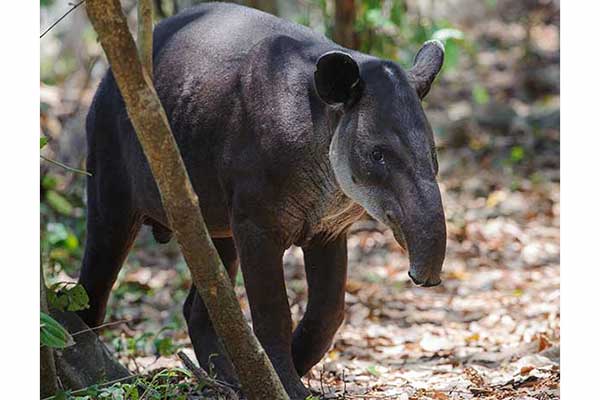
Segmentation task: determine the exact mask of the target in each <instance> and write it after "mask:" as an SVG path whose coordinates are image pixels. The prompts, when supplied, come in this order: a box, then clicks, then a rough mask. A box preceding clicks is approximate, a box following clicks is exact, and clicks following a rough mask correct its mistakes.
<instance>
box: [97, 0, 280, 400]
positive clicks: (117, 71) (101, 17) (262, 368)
mask: <svg viewBox="0 0 600 400" xmlns="http://www.w3.org/2000/svg"><path fill="white" fill-rule="evenodd" d="M86 7H87V12H88V17H89V19H90V21H91V22H92V25H93V27H94V29H95V30H96V32H97V33H98V38H99V39H100V43H101V45H102V48H103V49H104V52H105V53H106V56H107V58H108V61H109V63H110V66H111V69H112V73H113V75H114V77H115V80H116V82H117V85H118V87H119V90H120V92H121V95H122V96H123V99H124V101H125V105H126V108H127V113H128V115H129V118H130V120H131V122H132V124H133V127H134V128H135V131H136V134H137V136H138V139H139V141H140V143H141V145H142V148H143V150H144V154H145V155H146V158H147V160H148V163H149V165H150V169H151V170H152V174H153V175H154V179H155V180H156V183H157V185H158V189H159V191H160V195H161V199H162V203H163V207H164V209H165V211H166V214H167V217H168V220H169V225H170V227H171V229H172V230H173V233H174V234H175V237H176V239H177V241H178V243H179V247H180V248H181V251H182V253H183V256H184V258H185V260H186V263H187V265H188V267H189V269H190V272H191V274H192V279H193V281H194V284H195V285H196V288H197V290H198V292H199V294H200V296H202V299H203V300H204V302H205V303H206V307H207V309H208V312H209V315H210V318H211V320H212V322H213V325H214V328H215V331H216V332H217V334H218V335H219V336H220V337H221V338H222V339H223V342H224V345H225V349H226V351H227V353H228V355H229V357H230V358H231V360H232V362H233V364H234V366H235V369H236V372H237V374H238V377H239V379H240V382H241V384H242V390H243V392H244V393H245V394H246V396H247V397H248V398H249V399H256V400H260V399H288V396H287V394H286V392H285V390H284V389H283V385H282V384H281V382H280V381H279V378H278V376H277V374H276V373H275V370H274V369H273V366H272V364H271V362H270V360H269V358H268V357H267V354H266V353H265V351H264V350H263V348H262V346H261V345H260V343H259V342H258V340H257V339H256V337H255V336H254V334H253V333H252V331H251V330H250V327H249V326H248V324H247V323H246V321H245V319H244V316H243V314H242V311H241V309H240V306H239V303H238V302H237V298H236V296H235V292H234V291H233V286H232V284H231V281H230V279H229V277H228V275H227V272H226V271H225V268H224V267H223V264H222V263H221V259H220V258H219V255H218V253H217V251H216V249H215V247H214V245H213V243H212V240H211V238H210V235H209V233H208V230H207V228H206V225H205V223H204V218H203V217H202V213H201V211H200V205H199V202H198V197H197V196H196V193H195V192H194V190H193V188H192V185H191V183H190V180H189V177H188V174H187V171H186V169H185V165H184V164H183V160H182V158H181V155H180V153H179V150H178V148H177V143H176V142H175V138H174V136H173V133H172V132H171V128H170V127H169V123H168V120H167V116H166V114H165V111H164V109H163V107H162V105H161V103H160V100H159V98H158V95H157V94H156V91H155V89H154V86H153V84H152V81H151V79H149V77H148V75H147V74H146V72H145V70H144V68H142V65H141V63H140V60H139V58H138V53H137V49H136V46H135V43H134V41H133V38H132V36H131V33H130V32H129V28H128V26H127V21H126V19H125V16H124V15H123V10H122V9H121V4H120V2H119V0H88V1H87V2H86Z"/></svg>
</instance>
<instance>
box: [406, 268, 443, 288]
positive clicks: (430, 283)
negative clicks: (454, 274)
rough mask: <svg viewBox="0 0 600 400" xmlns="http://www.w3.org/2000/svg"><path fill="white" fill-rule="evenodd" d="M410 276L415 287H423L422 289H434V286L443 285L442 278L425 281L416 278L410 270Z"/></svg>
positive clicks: (426, 279)
mask: <svg viewBox="0 0 600 400" xmlns="http://www.w3.org/2000/svg"><path fill="white" fill-rule="evenodd" d="M408 276H409V277H410V279H411V280H412V281H413V282H414V284H415V285H418V286H422V287H432V286H437V285H439V284H440V283H442V280H441V279H440V278H434V279H429V278H425V279H423V278H422V277H417V276H415V275H414V274H413V273H412V271H410V270H409V271H408Z"/></svg>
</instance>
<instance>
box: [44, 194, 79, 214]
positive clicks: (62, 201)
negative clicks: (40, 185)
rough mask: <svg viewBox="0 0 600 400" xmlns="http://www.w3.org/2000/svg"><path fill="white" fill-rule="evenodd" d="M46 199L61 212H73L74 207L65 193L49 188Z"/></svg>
mask: <svg viewBox="0 0 600 400" xmlns="http://www.w3.org/2000/svg"><path fill="white" fill-rule="evenodd" d="M46 201H47V202H48V204H49V205H50V207H52V208H53V209H55V210H56V211H58V212H59V213H61V214H63V215H66V216H71V215H72V214H73V209H74V207H73V206H72V205H71V203H69V200H67V199H66V198H65V197H64V196H63V195H61V194H60V193H58V192H57V191H54V190H49V191H47V192H46Z"/></svg>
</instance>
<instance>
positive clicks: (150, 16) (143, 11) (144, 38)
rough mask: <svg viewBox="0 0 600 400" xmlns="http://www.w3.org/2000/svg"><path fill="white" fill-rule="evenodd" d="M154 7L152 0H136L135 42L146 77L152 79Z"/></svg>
mask: <svg viewBox="0 0 600 400" xmlns="http://www.w3.org/2000/svg"><path fill="white" fill-rule="evenodd" d="M153 10H154V7H153V5H152V0H138V6H137V17H138V21H137V22H138V26H137V41H138V49H139V52H140V60H141V62H142V65H143V67H144V68H145V69H146V72H147V73H148V76H149V77H150V78H152V76H153V72H152V70H153V68H152V29H153V27H154V11H153Z"/></svg>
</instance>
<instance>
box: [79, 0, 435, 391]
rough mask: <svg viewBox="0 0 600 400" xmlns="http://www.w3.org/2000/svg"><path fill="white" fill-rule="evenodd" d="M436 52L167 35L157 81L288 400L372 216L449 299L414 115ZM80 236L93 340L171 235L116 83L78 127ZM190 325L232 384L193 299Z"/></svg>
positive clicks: (106, 83)
mask: <svg viewBox="0 0 600 400" xmlns="http://www.w3.org/2000/svg"><path fill="white" fill-rule="evenodd" d="M443 58H444V48H443V45H442V44H441V43H440V42H437V41H429V42H426V43H425V44H424V45H423V46H422V47H421V49H420V50H419V51H418V53H417V54H416V56H415V59H414V63H413V66H412V67H411V68H410V69H409V70H407V71H405V70H403V69H402V68H401V67H400V66H399V65H398V64H397V63H395V62H393V61H389V60H383V59H381V58H377V57H373V56H370V55H368V54H363V53H361V52H358V51H355V50H351V49H347V48H344V47H342V46H340V45H338V44H336V43H334V42H333V41H331V40H329V39H327V38H326V37H324V36H323V35H321V34H319V33H317V32H314V31H312V30H310V29H308V28H306V27H303V26H300V25H298V24H295V23H293V22H290V21H286V20H283V19H280V18H277V17H275V16H272V15H269V14H266V13H263V12H260V11H257V10H254V9H251V8H246V7H243V6H239V5H235V4H226V3H212V4H210V3H208V4H203V5H200V6H197V7H193V8H190V9H187V10H186V11H184V12H182V13H180V14H178V15H175V16H173V17H170V18H167V19H165V20H163V21H162V22H160V23H159V24H158V25H157V26H156V29H155V32H154V50H153V64H154V76H153V81H154V85H155V87H156V91H157V93H158V95H159V97H160V100H161V102H162V104H163V106H164V109H165V112H166V114H167V117H168V120H169V123H170V126H171V129H172V131H173V134H174V136H175V139H176V142H177V145H178V147H179V150H180V152H181V156H182V158H183V160H184V163H185V166H186V168H187V171H188V174H189V177H190V180H191V183H192V186H193V188H194V190H195V192H196V193H197V195H198V198H199V202H200V206H201V211H202V214H203V215H204V217H205V220H206V224H207V228H208V231H209V233H210V235H211V238H212V240H213V242H214V245H215V247H216V249H217V250H218V253H219V255H220V257H221V259H222V261H223V264H224V265H225V267H226V269H227V271H228V273H229V276H230V278H232V279H233V278H234V277H235V276H236V274H237V270H238V265H241V270H242V274H243V278H244V283H245V289H246V293H247V296H248V301H249V305H250V311H251V316H252V323H253V329H254V332H255V334H256V336H257V337H258V339H259V341H260V343H261V344H262V346H263V347H264V349H265V351H266V353H267V354H268V356H269V358H270V360H271V361H272V363H273V366H274V368H275V370H276V371H277V373H278V375H279V377H280V378H281V380H282V383H283V385H284V387H285V389H286V391H287V392H288V394H289V396H290V398H291V399H304V398H305V397H306V396H308V395H309V391H308V389H307V388H306V387H305V386H304V385H303V383H302V381H301V379H300V377H301V376H303V375H304V374H306V373H307V372H308V371H309V370H310V368H311V367H312V366H314V365H315V364H316V363H317V362H319V360H320V359H321V358H322V357H323V355H324V354H325V353H326V352H327V351H328V349H329V347H330V346H331V344H332V340H333V337H334V334H335V332H336V330H337V329H338V328H339V327H340V324H341V323H342V321H343V319H344V292H345V284H346V267H347V250H346V246H347V245H346V235H347V231H348V228H349V227H350V225H351V224H352V223H353V222H354V221H356V220H358V219H359V218H361V216H363V214H364V213H365V212H366V213H368V214H369V215H370V216H372V217H373V218H375V219H376V220H378V221H380V222H381V223H383V224H385V225H386V226H387V227H389V228H390V229H391V230H392V231H393V234H394V237H395V239H396V240H397V242H398V243H399V244H400V245H401V246H403V247H404V248H405V249H406V250H407V252H408V255H409V263H410V267H409V275H410V278H411V279H412V280H413V281H414V283H415V284H417V285H422V286H434V285H438V284H439V283H440V273H441V268H442V264H443V260H444V255H445V249H446V225H445V217H444V210H443V205H442V200H441V195H440V190H439V187H438V184H437V181H436V175H437V172H438V163H437V159H436V150H435V144H434V137H433V131H432V128H431V126H430V124H429V122H428V120H427V118H426V116H425V113H424V111H423V108H422V104H421V100H422V99H423V98H424V97H425V95H426V94H427V93H428V92H429V89H430V87H431V84H432V82H433V81H434V79H435V77H436V75H437V74H438V72H439V71H440V69H441V67H442V64H443ZM86 131H87V132H86V133H87V143H88V155H87V169H88V170H89V172H91V174H92V176H91V177H89V178H87V238H86V243H85V252H84V258H83V266H82V270H81V274H80V278H79V280H80V283H81V284H82V285H83V287H84V288H85V289H86V290H87V293H88V295H89V299H90V300H89V301H90V307H89V308H88V309H86V310H84V311H82V312H81V316H82V318H83V319H84V321H85V322H86V323H87V324H88V325H90V326H97V325H99V324H100V323H101V322H102V321H103V318H104V314H105V310H106V303H107V300H108V297H109V293H110V291H111V288H112V286H113V284H114V282H115V279H116V278H117V274H118V272H119V270H120V268H121V266H122V264H123V262H124V260H125V258H126V256H127V254H128V252H129V250H130V247H131V245H132V243H133V241H134V239H135V237H136V235H137V233H138V231H139V230H140V227H141V226H142V225H149V226H150V227H151V229H152V231H153V234H154V237H155V239H156V241H158V242H159V243H165V242H168V241H169V240H170V238H171V234H172V229H171V228H172V227H171V226H169V222H168V219H167V216H166V214H165V211H164V209H163V206H162V204H161V198H160V194H159V191H158V189H157V186H156V184H155V182H154V179H153V177H152V173H151V171H150V168H149V165H148V162H147V159H146V157H145V155H144V153H143V151H142V148H141V146H140V143H139V142H138V140H137V138H136V135H135V132H134V129H133V127H132V124H131V122H130V120H129V118H128V115H127V111H126V108H125V105H124V102H123V98H122V97H121V94H120V92H119V89H118V87H117V85H116V83H115V79H114V77H113V75H112V73H111V71H110V70H109V71H108V72H107V73H106V75H105V76H104V78H103V80H102V81H101V83H100V85H99V87H98V89H97V92H96V95H95V97H94V99H93V102H92V104H91V106H90V110H89V113H88V116H87V120H86ZM292 245H296V246H299V247H301V248H302V251H303V255H304V268H305V270H306V279H307V286H308V303H307V306H306V310H305V313H304V316H303V318H302V320H301V321H300V322H299V324H298V325H297V326H296V328H295V329H293V326H292V318H291V316H290V309H289V304H288V298H287V295H286V287H285V281H284V275H283V265H282V257H283V254H284V252H285V250H286V249H288V248H289V247H290V246H292ZM183 313H184V316H185V319H186V322H187V326H188V331H189V335H190V338H191V341H192V345H193V347H194V351H195V353H196V355H197V358H198V361H199V363H200V364H201V365H202V366H203V367H204V368H206V369H208V368H209V365H210V364H212V366H213V367H214V368H215V370H216V371H217V373H218V375H219V377H220V378H221V379H224V380H226V381H228V382H231V383H236V382H238V381H237V377H236V374H235V370H234V368H233V366H232V364H231V361H230V359H229V358H228V356H227V354H226V352H225V351H224V349H223V347H222V344H221V343H220V341H219V338H218V337H217V335H216V334H215V331H214V329H213V327H212V324H211V321H210V318H209V316H208V313H207V310H206V307H205V305H204V303H203V301H202V299H201V298H200V296H199V295H198V294H197V291H196V289H195V287H192V288H191V290H190V292H189V295H188V297H187V299H186V300H185V303H184V305H183Z"/></svg>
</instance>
